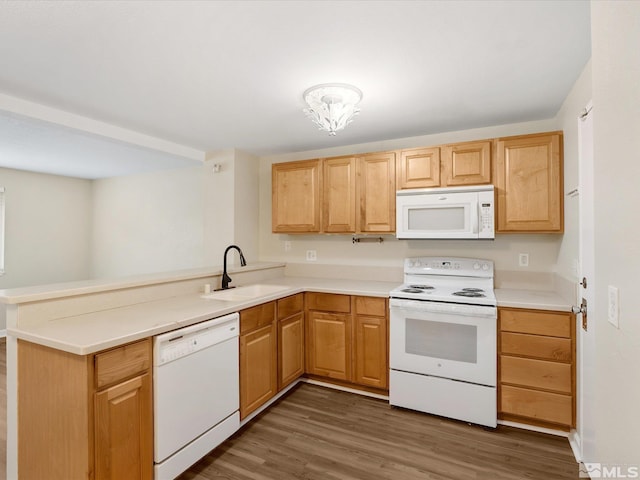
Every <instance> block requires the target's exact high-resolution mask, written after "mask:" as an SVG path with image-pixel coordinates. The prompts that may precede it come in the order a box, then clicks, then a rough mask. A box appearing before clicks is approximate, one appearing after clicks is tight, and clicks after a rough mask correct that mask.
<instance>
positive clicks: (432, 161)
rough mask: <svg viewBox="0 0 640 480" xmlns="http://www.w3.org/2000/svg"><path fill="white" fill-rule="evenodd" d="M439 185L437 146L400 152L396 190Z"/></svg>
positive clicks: (438, 151) (438, 152)
mask: <svg viewBox="0 0 640 480" xmlns="http://www.w3.org/2000/svg"><path fill="white" fill-rule="evenodd" d="M439 186H440V149H439V148H437V147H436V148H417V149H413V150H402V152H400V160H399V165H398V190H403V189H405V188H426V187H439Z"/></svg>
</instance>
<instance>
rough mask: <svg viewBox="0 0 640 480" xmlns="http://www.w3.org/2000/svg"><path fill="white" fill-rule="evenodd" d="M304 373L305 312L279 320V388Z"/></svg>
mask: <svg viewBox="0 0 640 480" xmlns="http://www.w3.org/2000/svg"><path fill="white" fill-rule="evenodd" d="M303 373H304V314H303V313H298V314H296V315H294V316H292V317H289V318H287V319H285V320H280V321H279V326H278V390H281V389H283V388H284V387H286V386H287V385H289V384H290V383H291V382H293V381H294V380H296V379H297V378H298V377H300V376H301V375H302V374H303Z"/></svg>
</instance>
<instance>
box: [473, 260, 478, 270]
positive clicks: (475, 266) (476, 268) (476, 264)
mask: <svg viewBox="0 0 640 480" xmlns="http://www.w3.org/2000/svg"><path fill="white" fill-rule="evenodd" d="M473 269H474V270H479V269H480V264H479V263H478V262H476V263H474V264H473Z"/></svg>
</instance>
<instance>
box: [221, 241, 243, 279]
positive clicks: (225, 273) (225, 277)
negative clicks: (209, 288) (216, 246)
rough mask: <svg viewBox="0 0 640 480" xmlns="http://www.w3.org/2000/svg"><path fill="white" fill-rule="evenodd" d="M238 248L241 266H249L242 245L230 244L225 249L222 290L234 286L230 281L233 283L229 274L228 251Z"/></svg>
mask: <svg viewBox="0 0 640 480" xmlns="http://www.w3.org/2000/svg"><path fill="white" fill-rule="evenodd" d="M232 248H233V249H236V250H237V251H238V253H239V254H240V266H241V267H246V266H247V261H246V260H245V259H244V255H243V254H242V250H240V247H238V246H236V245H229V246H228V247H227V249H226V250H225V251H224V268H223V270H222V288H221V290H226V289H228V288H233V287H229V283H231V277H230V276H229V275H228V274H227V253H229V250H231V249H232Z"/></svg>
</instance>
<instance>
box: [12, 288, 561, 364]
mask: <svg viewBox="0 0 640 480" xmlns="http://www.w3.org/2000/svg"><path fill="white" fill-rule="evenodd" d="M174 278H175V277H174ZM195 278H197V277H195ZM264 283H268V284H283V285H285V286H288V287H289V288H287V289H286V290H282V291H279V292H276V293H272V294H268V295H263V296H260V297H255V298H252V299H250V300H244V301H226V302H223V301H220V300H215V299H212V300H210V308H208V307H207V303H202V302H209V299H206V298H203V296H202V295H201V294H190V295H185V296H182V297H172V298H168V299H164V300H158V301H154V302H147V303H144V304H135V305H130V306H126V307H120V308H116V309H113V310H111V311H110V313H109V315H110V314H113V315H114V316H115V315H122V314H125V315H126V314H127V313H128V314H129V315H131V314H132V312H135V313H136V314H138V312H141V313H139V314H141V315H144V310H145V309H148V310H149V312H152V310H153V308H162V307H163V303H164V304H167V305H169V306H170V305H171V304H172V303H176V304H178V303H179V302H180V301H182V302H188V303H189V304H190V305H191V304H193V305H197V306H198V308H197V311H198V313H196V314H194V315H183V316H181V315H180V314H179V313H176V314H175V316H174V317H173V318H172V319H171V320H169V319H167V321H166V322H164V323H162V324H160V325H156V324H152V325H148V326H146V327H145V328H141V329H139V330H135V331H132V332H131V333H126V334H123V335H119V336H114V337H106V338H104V339H100V340H99V341H90V342H79V341H76V342H73V341H70V340H65V339H64V338H63V335H61V337H60V338H54V337H53V336H50V335H49V336H47V335H44V334H42V333H39V331H40V330H43V328H39V326H30V327H25V328H20V327H17V328H8V329H7V334H8V335H10V336H13V337H15V338H18V339H21V340H26V341H29V342H33V343H37V344H40V345H44V346H47V347H50V348H55V349H57V350H62V351H65V352H68V353H72V354H75V355H90V354H94V353H97V352H100V351H103V350H107V349H109V348H114V347H117V346H120V345H125V344H127V343H131V342H135V341H137V340H141V339H143V338H148V337H153V336H155V335H159V334H161V333H166V332H169V331H172V330H176V329H178V328H182V327H186V326H190V325H194V324H196V323H199V322H202V321H205V320H209V319H212V318H216V317H219V316H222V315H226V314H228V313H232V312H237V311H240V310H244V309H247V308H251V307H253V306H256V305H260V304H262V303H266V302H270V301H275V300H278V299H280V298H284V297H288V296H290V295H295V294H298V293H304V292H317V293H331V294H339V295H361V296H371V297H383V298H387V297H388V296H389V291H390V290H391V289H393V288H394V287H396V286H397V284H396V283H393V282H379V281H360V280H335V279H319V278H308V277H279V278H275V279H272V280H268V281H266V282H264ZM496 298H497V299H498V307H508V308H523V309H534V310H548V311H550V310H553V311H563V312H570V311H571V304H570V303H568V302H566V303H565V301H564V299H562V297H560V296H559V295H558V294H557V293H555V292H547V291H533V290H516V289H497V290H496ZM98 313H99V312H94V313H90V314H85V315H80V316H77V317H65V318H61V319H57V320H54V321H53V322H65V321H69V322H78V321H82V317H86V318H87V322H91V321H92V317H96V316H97V314H98ZM150 314H152V313H150ZM102 315H104V312H102ZM99 316H101V315H99ZM98 321H100V322H104V320H96V322H98ZM43 326H44V327H50V326H51V323H50V322H49V323H48V324H43ZM44 330H46V328H44Z"/></svg>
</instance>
